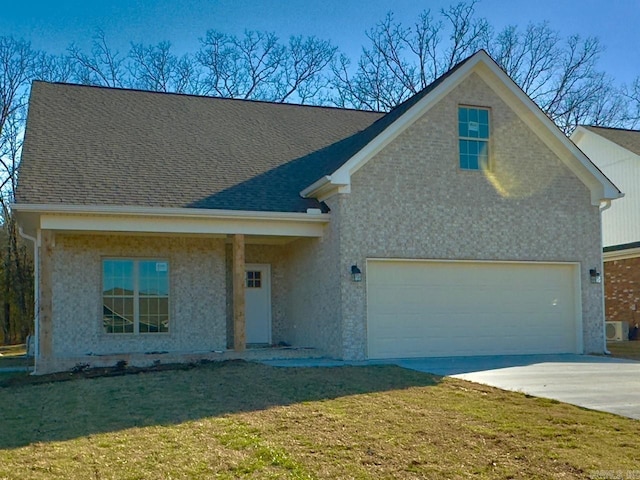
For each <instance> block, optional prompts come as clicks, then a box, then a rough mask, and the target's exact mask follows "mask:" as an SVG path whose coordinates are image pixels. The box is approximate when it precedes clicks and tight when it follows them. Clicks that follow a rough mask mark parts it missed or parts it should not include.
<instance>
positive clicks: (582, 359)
mask: <svg viewBox="0 0 640 480" xmlns="http://www.w3.org/2000/svg"><path fill="white" fill-rule="evenodd" d="M390 363H394V364H396V365H399V366H402V367H405V368H410V369H413V370H418V371H421V372H429V373H435V374H438V375H446V376H451V377H454V378H462V379H464V380H469V381H472V382H477V383H482V384H485V385H491V386H493V387H497V388H502V389H504V390H512V391H515V392H522V393H526V394H528V395H533V396H535V397H543V398H551V399H554V400H559V401H561V402H565V403H571V404H573V405H578V406H580V407H585V408H590V409H592V410H600V411H603V412H609V413H615V414H616V415H622V416H625V417H630V418H635V419H640V362H636V361H633V360H624V359H619V358H610V357H596V356H590V355H522V356H497V357H449V358H420V359H406V360H405V359H401V360H394V361H392V362H390Z"/></svg>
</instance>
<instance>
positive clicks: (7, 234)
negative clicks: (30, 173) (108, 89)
mask: <svg viewBox="0 0 640 480" xmlns="http://www.w3.org/2000/svg"><path fill="white" fill-rule="evenodd" d="M37 57H38V54H37V53H36V52H35V51H33V50H32V49H31V46H30V45H29V43H28V42H24V41H22V40H15V39H13V38H11V37H0V206H1V207H2V211H1V212H0V215H1V221H2V236H1V238H2V247H3V248H2V249H1V250H0V257H2V260H3V261H2V267H1V268H2V270H3V275H2V280H1V281H2V288H1V289H0V295H1V296H2V304H3V307H4V308H3V310H2V317H1V321H0V325H1V329H0V332H1V333H2V339H3V341H4V342H5V343H6V342H9V341H12V340H23V339H24V336H25V335H26V333H28V331H29V329H30V327H31V321H32V315H31V313H32V312H33V310H32V309H30V308H29V307H28V301H27V298H28V297H29V295H30V294H29V292H30V291H31V285H32V279H31V278H30V273H29V272H30V267H31V265H30V264H29V263H28V261H27V257H26V250H25V248H24V246H23V245H21V242H20V240H19V237H18V234H17V230H16V224H15V219H14V218H13V216H12V215H11V211H10V209H9V204H10V203H11V202H12V201H13V199H14V198H15V189H16V185H17V171H18V165H19V159H20V153H21V149H22V135H23V129H24V119H25V114H26V102H27V98H28V97H27V96H28V90H29V85H30V82H31V79H32V77H33V74H34V72H35V65H36V59H37ZM27 277H28V278H27ZM25 282H26V283H25ZM31 298H32V295H31ZM14 313H15V314H17V315H14Z"/></svg>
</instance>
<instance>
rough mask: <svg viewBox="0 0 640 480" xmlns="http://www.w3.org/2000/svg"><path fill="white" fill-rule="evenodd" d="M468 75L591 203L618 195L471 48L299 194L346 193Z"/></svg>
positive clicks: (543, 116) (502, 74)
mask: <svg viewBox="0 0 640 480" xmlns="http://www.w3.org/2000/svg"><path fill="white" fill-rule="evenodd" d="M472 73H476V74H478V75H479V76H480V77H481V78H482V79H483V81H485V82H486V83H487V85H488V86H489V87H490V88H492V89H493V91H494V92H495V93H496V94H497V95H498V96H499V97H500V98H501V99H502V100H503V101H504V102H505V103H506V104H507V105H509V106H510V107H511V108H512V109H513V111H514V112H515V113H516V114H517V115H518V116H519V117H520V119H521V120H522V121H523V122H524V123H525V124H526V125H527V126H529V128H531V129H532V130H533V131H534V132H535V133H536V134H537V135H538V137H539V138H540V139H541V140H542V141H543V143H545V145H546V146H547V147H548V148H549V149H551V150H552V151H553V152H554V153H555V154H556V155H557V156H558V158H559V159H560V160H561V161H563V162H564V163H565V165H566V166H567V167H568V168H569V169H570V170H571V171H572V172H573V173H574V174H575V175H576V176H577V177H578V178H579V179H580V180H581V181H582V182H583V183H584V184H585V185H586V186H587V187H588V188H589V190H590V192H591V203H592V204H593V205H600V203H601V202H603V201H605V202H607V201H610V200H613V199H616V198H620V197H622V196H623V194H622V192H621V191H620V190H619V189H618V187H616V186H615V185H614V184H613V182H611V180H609V179H608V178H607V176H606V175H604V173H603V172H602V171H601V170H600V169H598V167H596V165H594V164H593V162H591V160H589V158H587V156H586V155H585V154H584V153H583V152H582V151H581V150H580V149H579V148H578V147H576V145H575V144H574V143H573V142H572V141H571V140H570V139H569V138H567V136H566V135H565V134H564V133H563V132H562V131H561V130H560V129H559V128H558V127H557V126H556V125H555V124H554V123H553V121H552V120H551V119H550V118H549V117H548V116H547V115H546V114H545V113H544V112H543V111H542V110H541V109H540V108H539V107H538V106H537V105H536V104H535V103H534V102H533V100H531V98H529V96H528V95H527V94H526V93H525V92H524V91H523V90H522V89H521V88H520V87H519V86H518V85H517V84H516V83H515V82H514V81H513V80H512V79H511V78H510V77H509V76H508V75H507V74H506V73H505V72H504V71H503V70H502V69H501V68H500V66H499V65H498V64H497V63H496V62H495V61H494V60H493V59H492V58H491V57H490V56H489V54H488V53H487V52H486V51H484V50H480V51H478V52H476V53H475V54H473V55H472V56H470V57H469V58H467V59H466V60H464V61H463V62H461V63H460V64H458V65H456V66H455V67H454V68H453V69H451V70H450V71H449V72H447V73H446V74H445V75H443V76H442V77H440V78H439V79H438V80H436V81H435V82H434V83H433V84H431V85H430V86H428V87H427V88H426V89H425V90H423V91H422V92H420V93H418V94H417V95H415V96H414V97H413V98H411V99H409V100H408V101H407V102H405V103H404V104H402V105H401V106H399V107H398V109H402V111H401V113H400V114H399V115H397V112H396V110H392V111H391V112H390V113H389V114H388V115H387V117H390V116H394V119H393V121H392V122H388V123H386V117H385V118H382V119H381V120H378V122H376V123H378V124H380V123H383V122H384V123H386V125H385V128H384V129H382V130H380V131H379V132H378V134H377V135H376V136H375V137H374V138H372V139H371V141H370V142H368V143H367V144H366V145H364V146H363V148H362V149H360V150H359V151H358V152H357V153H356V154H355V155H353V156H352V157H351V158H349V159H348V160H347V161H346V162H344V163H343V164H342V165H341V166H340V167H339V168H338V169H337V170H336V171H335V172H333V173H332V174H331V175H328V176H325V177H324V178H322V179H320V180H318V181H316V182H315V183H314V184H312V185H310V186H309V187H307V188H306V189H305V190H303V191H302V192H301V194H302V195H303V196H305V197H316V198H320V199H323V198H327V197H329V196H330V195H332V194H333V193H334V192H336V191H338V192H349V191H350V182H351V175H353V174H354V173H355V172H356V171H358V170H359V169H360V168H361V167H362V166H363V165H365V164H366V163H367V162H368V161H369V160H370V159H371V158H373V157H374V156H375V155H376V154H377V153H378V152H379V151H380V150H382V148H384V147H385V146H386V145H388V144H389V143H390V142H391V141H393V140H394V139H395V138H397V137H398V136H399V135H400V134H401V133H402V132H403V131H405V130H406V129H407V128H409V126H411V125H412V124H413V123H414V122H415V121H416V120H418V119H419V118H420V117H421V116H422V115H424V114H425V113H426V112H427V111H428V110H429V109H430V108H431V107H433V106H434V105H436V104H437V103H438V102H439V101H440V100H441V99H442V98H444V97H445V96H446V95H447V94H448V93H449V92H451V91H452V90H453V89H454V88H456V87H457V86H458V85H460V84H461V83H462V82H463V81H464V80H465V79H467V78H468V77H469V76H470V75H471V74H472ZM373 128H374V126H373V125H372V126H371V127H369V129H373ZM363 133H364V132H363Z"/></svg>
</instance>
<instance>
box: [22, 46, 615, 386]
mask: <svg viewBox="0 0 640 480" xmlns="http://www.w3.org/2000/svg"><path fill="white" fill-rule="evenodd" d="M619 196H620V192H619V190H618V189H617V188H616V187H615V185H614V184H613V183H611V182H610V181H609V180H608V179H607V177H606V176H604V175H603V174H602V173H601V172H600V171H599V170H598V169H597V168H595V166H594V165H593V164H592V163H591V162H590V161H589V159H588V158H587V157H586V156H585V155H584V154H583V153H582V152H581V151H580V150H579V149H578V148H576V146H575V145H574V144H573V143H572V142H571V141H570V140H569V139H568V138H567V137H566V136H564V135H563V134H562V132H560V131H559V130H558V129H557V128H556V127H555V125H554V124H553V123H552V122H551V121H550V120H549V119H548V118H547V117H546V116H545V115H544V114H543V113H542V112H541V111H540V110H539V109H538V108H537V107H536V106H535V104H534V103H533V102H532V101H531V100H530V99H529V98H528V97H527V96H526V95H525V94H524V93H523V92H522V90H520V89H519V88H518V87H517V86H516V85H515V84H514V83H513V82H512V81H511V80H510V79H509V78H508V77H507V76H506V75H505V73H504V72H503V71H502V70H501V69H500V68H499V67H498V65H497V64H496V63H495V62H494V61H493V60H492V59H491V58H490V57H489V56H488V55H487V54H486V53H485V52H484V51H480V52H478V53H476V54H474V55H473V56H471V57H469V58H468V59H467V60H465V61H464V62H462V63H460V64H459V65H457V66H456V67H455V68H453V69H452V70H451V71H449V72H448V73H447V74H445V75H443V76H442V77H441V78H440V79H438V80H437V81H435V82H434V83H433V84H432V85H430V86H429V87H428V88H426V89H425V90H424V91H422V92H420V93H418V94H417V95H415V96H414V97H412V98H410V99H409V100H407V101H406V102H404V103H403V104H401V105H400V106H398V107H397V108H396V109H394V110H392V111H391V112H389V113H387V114H381V113H372V112H361V111H353V110H345V109H338V108H326V107H312V106H299V105H286V104H272V103H266V102H255V101H240V100H228V99H219V98H207V97H195V96H188V95H176V94H162V93H152V92H141V91H131V90H121V89H110V88H98V87H86V86H77V85H67V84H51V83H44V82H35V83H34V85H33V88H32V93H31V98H30V104H29V117H28V122H27V131H26V139H25V145H24V152H23V160H22V165H21V171H20V181H19V186H18V192H17V202H16V204H15V205H14V206H13V208H14V211H15V214H16V216H17V218H18V221H19V223H20V226H21V229H22V232H23V234H24V236H25V238H27V239H30V240H32V241H33V244H34V245H35V254H36V259H37V260H36V270H37V271H36V278H37V279H38V281H37V288H38V292H37V298H38V306H39V308H38V316H37V317H38V318H37V320H36V325H37V355H36V359H37V366H36V368H37V372H38V373H45V372H48V371H54V370H61V369H66V368H70V367H72V366H73V365H75V364H77V363H88V364H90V365H107V364H113V363H114V362H116V361H118V360H122V359H124V360H126V361H128V362H130V363H131V364H149V363H152V362H154V361H165V360H167V359H171V360H173V359H175V358H183V359H192V358H194V357H198V356H200V357H206V358H225V355H227V356H228V355H229V354H231V353H235V354H238V355H244V354H248V353H249V352H250V351H251V349H250V350H245V349H246V348H247V347H252V346H265V345H291V346H292V347H293V348H311V349H313V351H314V352H319V353H320V354H322V355H327V356H330V357H335V358H342V359H349V360H362V359H367V358H371V359H377V358H392V357H417V356H450V355H489V354H533V353H562V352H575V353H582V352H600V351H602V349H603V345H604V333H603V325H604V324H603V319H604V315H603V292H602V285H601V284H596V283H592V282H591V281H590V273H589V272H590V271H591V270H596V269H597V270H600V269H601V265H602V248H601V240H600V207H601V205H602V204H604V203H606V202H609V201H610V200H612V199H615V198H618V197H619ZM273 355H278V352H277V351H274V353H273Z"/></svg>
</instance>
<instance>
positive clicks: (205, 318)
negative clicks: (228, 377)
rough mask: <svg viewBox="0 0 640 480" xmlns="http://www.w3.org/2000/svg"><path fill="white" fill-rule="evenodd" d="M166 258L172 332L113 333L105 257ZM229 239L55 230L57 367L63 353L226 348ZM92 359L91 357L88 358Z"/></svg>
mask: <svg viewBox="0 0 640 480" xmlns="http://www.w3.org/2000/svg"><path fill="white" fill-rule="evenodd" d="M104 257H130V258H162V259H167V260H168V261H169V265H170V267H169V268H170V280H169V281H170V300H169V302H170V314H171V319H170V326H169V333H166V334H147V335H142V334H140V335H135V334H106V333H104V331H103V328H102V323H101V322H102V295H101V290H102V288H101V283H102V258H104ZM224 269H225V265H224V240H222V239H205V238H203V239H195V238H186V237H185V238H177V237H142V236H132V237H127V236H124V235H121V236H106V235H104V236H99V235H95V236H94V235H64V234H57V235H56V236H55V247H54V248H53V255H52V297H53V311H52V317H53V321H52V325H53V335H52V336H53V342H52V350H53V351H52V356H53V360H54V362H52V363H51V365H49V366H47V365H41V368H40V370H41V372H40V373H45V372H46V371H47V369H48V368H50V369H54V368H55V366H54V364H55V362H56V361H57V362H58V364H60V365H63V364H64V361H63V359H64V358H78V357H81V356H87V358H89V359H91V356H96V355H98V356H100V355H112V354H120V353H147V352H176V353H179V352H199V351H202V352H208V351H212V350H224V349H225V347H226V328H225V323H226V322H225V313H226V305H225V297H226V289H225V283H224V278H225V275H224ZM88 363H91V362H90V361H88Z"/></svg>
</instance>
